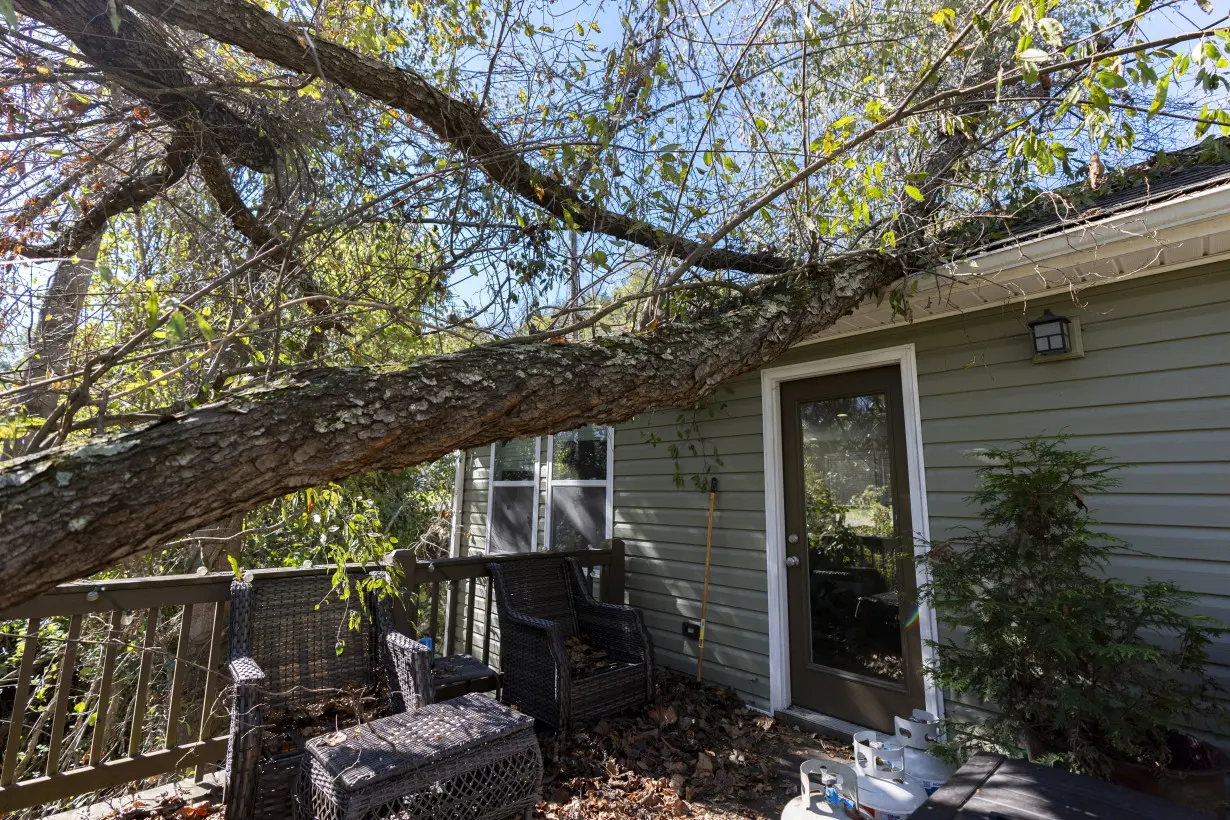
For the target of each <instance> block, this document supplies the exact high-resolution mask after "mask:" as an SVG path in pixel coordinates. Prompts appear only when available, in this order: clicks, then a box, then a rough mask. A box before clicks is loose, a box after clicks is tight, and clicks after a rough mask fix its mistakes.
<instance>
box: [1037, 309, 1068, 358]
mask: <svg viewBox="0 0 1230 820" xmlns="http://www.w3.org/2000/svg"><path fill="white" fill-rule="evenodd" d="M1029 330H1030V332H1031V333H1032V334H1033V342H1034V354H1035V355H1037V356H1054V355H1056V354H1058V353H1068V352H1070V351H1071V350H1072V337H1071V334H1070V333H1069V331H1068V320H1067V319H1066V318H1065V317H1063V316H1056V315H1055V314H1054V313H1051V311H1050V309H1049V308H1048V309H1046V310H1044V311H1042V316H1040V317H1039V318H1037V319H1034V320H1033V321H1032V322H1030V323H1029Z"/></svg>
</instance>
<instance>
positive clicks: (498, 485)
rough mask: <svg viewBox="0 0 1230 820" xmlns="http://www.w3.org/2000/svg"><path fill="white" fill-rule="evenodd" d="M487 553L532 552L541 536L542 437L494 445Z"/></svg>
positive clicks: (492, 451) (492, 448) (492, 447)
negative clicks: (540, 453)
mask: <svg viewBox="0 0 1230 820" xmlns="http://www.w3.org/2000/svg"><path fill="white" fill-rule="evenodd" d="M487 513H488V515H487V519H488V531H487V552H532V551H533V550H534V548H535V544H536V543H537V541H538V539H537V538H536V533H537V529H538V439H536V438H530V439H522V440H520V441H505V442H501V443H497V444H493V445H491V496H490V506H489V509H488V511H487Z"/></svg>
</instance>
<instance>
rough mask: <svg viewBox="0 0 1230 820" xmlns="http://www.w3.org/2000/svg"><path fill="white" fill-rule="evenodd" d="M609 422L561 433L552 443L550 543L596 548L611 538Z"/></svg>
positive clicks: (554, 547) (549, 463) (561, 546)
mask: <svg viewBox="0 0 1230 820" xmlns="http://www.w3.org/2000/svg"><path fill="white" fill-rule="evenodd" d="M613 443H614V441H613V436H612V433H611V428H610V427H583V428H581V429H580V430H569V431H568V432H566V433H556V434H555V435H554V436H552V437H551V438H550V439H549V441H548V444H547V522H546V523H547V526H546V530H547V547H548V549H552V550H567V549H585V548H587V547H591V546H593V547H596V546H598V545H599V544H600V543H601V542H602V541H603V540H605V539H607V538H610V537H611V508H612V498H611V468H612V466H613V461H614V458H613V453H612V449H613Z"/></svg>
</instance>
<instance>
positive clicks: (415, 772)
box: [296, 694, 542, 820]
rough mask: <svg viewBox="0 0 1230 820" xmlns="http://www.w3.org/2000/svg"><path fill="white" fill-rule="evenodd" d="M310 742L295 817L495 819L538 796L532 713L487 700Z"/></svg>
mask: <svg viewBox="0 0 1230 820" xmlns="http://www.w3.org/2000/svg"><path fill="white" fill-rule="evenodd" d="M329 740H330V737H329V736H328V735H326V736H323V737H318V738H313V739H312V740H310V741H309V742H308V744H307V753H306V754H305V755H304V762H303V773H302V775H301V776H300V778H299V795H298V801H297V807H296V814H297V816H298V817H299V818H300V820H369V819H374V818H407V819H408V818H420V817H430V818H432V820H502V818H505V817H508V816H509V815H512V814H514V813H518V812H526V813H527V814H528V812H529V811H531V810H532V809H533V807H534V805H535V804H536V803H537V801H538V790H539V784H540V783H541V780H542V754H541V752H540V751H539V749H538V739H537V737H536V736H535V734H534V720H533V718H531V717H529V716H528V715H523V714H520V713H518V712H514V711H512V710H511V709H509V708H507V707H505V706H503V705H501V704H499V703H497V702H496V701H494V700H491V699H490V698H486V697H483V696H482V695H478V694H469V695H464V696H462V697H460V698H457V699H456V700H451V701H449V702H447V703H437V704H432V705H430V706H424V707H421V708H419V709H416V710H415V711H413V712H407V713H403V714H397V715H390V716H389V717H385V718H380V719H379V720H374V721H372V722H371V723H367V724H364V725H363V726H361V727H359V728H358V729H355V730H350V731H348V732H347V733H346V738H345V739H344V740H342V741H340V742H338V743H336V745H332V746H330V745H328V741H329Z"/></svg>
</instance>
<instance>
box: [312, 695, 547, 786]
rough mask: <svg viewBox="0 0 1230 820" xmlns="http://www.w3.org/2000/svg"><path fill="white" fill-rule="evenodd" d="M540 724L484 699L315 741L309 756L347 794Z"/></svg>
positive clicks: (403, 716) (464, 700)
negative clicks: (335, 738) (334, 741)
mask: <svg viewBox="0 0 1230 820" xmlns="http://www.w3.org/2000/svg"><path fill="white" fill-rule="evenodd" d="M533 726H534V719H533V718H531V717H530V716H529V715H523V714H521V713H519V712H514V711H513V710H512V709H509V708H508V707H507V706H504V705H503V704H500V703H497V702H496V701H494V700H492V699H490V698H486V697H483V696H482V695H479V694H469V695H463V696H462V697H460V698H457V699H455V700H450V701H446V702H444V703H435V704H432V705H430V706H424V707H422V708H420V709H417V710H415V711H414V712H408V713H402V714H397V715H390V716H388V717H384V718H380V719H379V720H374V721H372V722H370V723H365V724H363V725H362V726H360V727H358V728H356V729H351V730H348V731H347V732H346V737H345V739H344V740H342V741H340V742H338V743H337V744H336V745H333V746H330V745H329V743H328V742H329V741H330V740H331V736H329V735H325V736H323V737H316V738H312V739H311V740H310V741H308V744H307V752H308V754H310V755H311V756H312V758H313V759H314V760H316V761H317V762H318V763H319V764H320V765H321V767H322V768H323V769H324V770H325V771H327V772H328V773H329V775H330V776H331V777H333V778H334V781H335V782H336V783H337V785H338V786H340V787H341V788H342V789H344V790H345V791H354V790H356V789H360V788H362V789H365V788H367V787H369V786H371V785H372V784H373V783H378V782H380V781H382V780H387V779H389V778H391V777H397V776H399V775H403V774H406V773H407V772H411V771H414V770H415V769H419V768H422V767H424V766H430V765H433V764H437V763H440V762H443V761H445V760H449V759H452V758H454V757H457V756H459V755H464V754H466V753H467V752H468V751H470V750H472V749H474V748H476V747H479V746H483V745H485V744H487V743H490V742H492V741H494V740H498V739H500V738H503V737H508V736H509V735H512V734H515V733H517V732H521V731H526V730H530V729H533Z"/></svg>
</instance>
